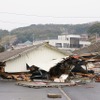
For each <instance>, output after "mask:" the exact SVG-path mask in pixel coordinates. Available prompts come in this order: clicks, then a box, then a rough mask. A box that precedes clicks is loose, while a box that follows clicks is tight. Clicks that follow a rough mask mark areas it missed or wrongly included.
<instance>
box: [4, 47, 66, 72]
mask: <svg viewBox="0 0 100 100" xmlns="http://www.w3.org/2000/svg"><path fill="white" fill-rule="evenodd" d="M65 57H66V55H65V54H63V53H60V52H58V51H56V50H54V49H51V48H49V47H45V46H43V47H39V48H37V49H35V50H32V51H30V52H27V53H25V54H23V55H20V56H19V57H17V58H15V59H12V60H9V61H7V62H6V66H5V72H10V73H11V72H26V71H27V69H26V63H27V64H28V65H30V66H31V65H35V66H38V67H40V68H41V69H44V70H46V71H48V70H49V69H50V67H53V66H54V65H56V64H57V63H58V62H59V61H61V60H62V58H65Z"/></svg>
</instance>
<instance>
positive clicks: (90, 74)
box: [0, 55, 100, 87]
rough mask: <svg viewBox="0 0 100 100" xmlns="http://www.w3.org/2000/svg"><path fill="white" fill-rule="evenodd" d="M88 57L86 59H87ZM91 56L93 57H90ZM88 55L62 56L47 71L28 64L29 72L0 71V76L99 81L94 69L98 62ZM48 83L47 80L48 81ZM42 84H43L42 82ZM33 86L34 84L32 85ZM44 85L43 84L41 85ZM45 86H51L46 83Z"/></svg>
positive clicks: (21, 79)
mask: <svg viewBox="0 0 100 100" xmlns="http://www.w3.org/2000/svg"><path fill="white" fill-rule="evenodd" d="M87 58H88V59H87ZM92 58H93V57H92ZM89 59H91V58H89V57H86V56H78V55H72V56H69V57H67V58H64V59H63V60H62V61H60V62H59V63H57V64H56V65H55V66H53V67H51V68H50V70H49V71H48V72H47V71H45V70H43V69H42V68H39V67H37V66H34V65H32V66H29V65H28V64H26V68H27V69H28V70H29V72H23V73H21V72H20V73H10V74H9V73H5V72H0V74H1V76H3V77H5V78H8V79H14V80H17V81H28V82H34V80H35V79H40V80H43V79H45V80H47V81H49V80H50V81H51V82H55V83H57V84H58V83H68V84H67V85H69V86H71V85H76V84H85V83H88V82H92V81H94V80H95V81H96V82H100V75H99V74H97V72H96V71H95V70H94V69H95V68H100V66H97V64H98V65H99V64H100V63H97V62H94V61H93V62H92V61H90V60H89ZM48 83H49V82H48ZM42 85H43V84H42ZM32 86H33V87H34V85H32ZM43 86H44V85H43ZM46 86H47V87H48V86H51V85H47V84H46Z"/></svg>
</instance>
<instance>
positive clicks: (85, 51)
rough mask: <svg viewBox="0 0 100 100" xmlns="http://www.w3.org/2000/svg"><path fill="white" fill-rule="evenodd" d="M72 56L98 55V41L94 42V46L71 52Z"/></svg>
mask: <svg viewBox="0 0 100 100" xmlns="http://www.w3.org/2000/svg"><path fill="white" fill-rule="evenodd" d="M73 53H74V54H78V55H82V54H90V53H91V54H98V55H100V41H99V42H96V43H94V44H91V45H90V46H87V47H84V48H81V49H79V50H75V51H74V52H73Z"/></svg>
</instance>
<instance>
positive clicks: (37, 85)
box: [16, 81, 75, 88]
mask: <svg viewBox="0 0 100 100" xmlns="http://www.w3.org/2000/svg"><path fill="white" fill-rule="evenodd" d="M16 85H19V86H24V87H30V88H43V87H44V88H46V87H57V88H58V87H59V86H60V87H64V86H74V85H75V84H72V83H58V82H26V81H20V82H17V83H16Z"/></svg>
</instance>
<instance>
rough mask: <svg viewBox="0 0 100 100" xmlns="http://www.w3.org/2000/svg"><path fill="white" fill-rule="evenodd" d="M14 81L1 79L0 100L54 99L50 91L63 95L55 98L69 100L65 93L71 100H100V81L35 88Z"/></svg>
mask: <svg viewBox="0 0 100 100" xmlns="http://www.w3.org/2000/svg"><path fill="white" fill-rule="evenodd" d="M15 83H16V82H14V81H7V80H0V100H54V98H48V97H47V94H48V93H56V94H60V95H62V98H57V99H55V100H68V99H67V98H66V96H65V95H64V94H63V92H64V93H65V94H67V96H69V97H70V98H71V100H100V83H92V84H88V85H84V86H71V87H64V88H61V89H62V90H63V92H62V91H61V90H60V89H58V88H41V89H34V88H28V87H22V86H17V85H15Z"/></svg>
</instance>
